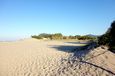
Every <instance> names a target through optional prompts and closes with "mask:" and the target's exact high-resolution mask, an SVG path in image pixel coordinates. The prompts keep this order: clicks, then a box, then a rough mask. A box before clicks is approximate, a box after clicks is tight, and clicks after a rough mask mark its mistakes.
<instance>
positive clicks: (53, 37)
mask: <svg viewBox="0 0 115 76" xmlns="http://www.w3.org/2000/svg"><path fill="white" fill-rule="evenodd" d="M51 39H63V35H62V34H61V33H55V34H52V36H51Z"/></svg>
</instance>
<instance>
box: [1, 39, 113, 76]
mask: <svg viewBox="0 0 115 76" xmlns="http://www.w3.org/2000/svg"><path fill="white" fill-rule="evenodd" d="M83 45H84V44H74V43H66V42H62V41H50V40H45V41H44V40H37V39H32V38H30V39H25V40H20V41H15V42H0V76H86V75H87V76H92V75H93V76H100V75H103V76H104V75H114V74H111V73H110V72H108V71H105V70H104V69H101V68H98V67H95V66H93V65H90V64H87V63H83V62H80V61H77V58H76V59H74V60H76V61H74V60H72V58H73V55H74V52H72V51H71V50H73V49H75V48H76V47H79V46H83ZM95 50H96V51H91V52H89V53H88V54H87V55H86V59H89V60H87V62H92V63H94V64H95V65H99V66H103V67H104V68H105V69H109V70H110V71H111V72H115V63H114V60H115V59H114V58H115V55H114V54H112V53H110V52H107V53H104V55H103V56H101V55H100V56H98V57H95V58H96V59H95V58H94V59H93V58H92V59H90V58H91V57H92V56H93V55H95V54H96V55H98V53H100V51H99V50H102V48H96V49H95ZM104 50H105V49H104ZM104 50H102V52H103V51H104ZM104 62H105V63H104ZM102 63H103V64H104V65H102Z"/></svg>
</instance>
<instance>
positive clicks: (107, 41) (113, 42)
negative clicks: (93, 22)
mask: <svg viewBox="0 0 115 76" xmlns="http://www.w3.org/2000/svg"><path fill="white" fill-rule="evenodd" d="M98 44H99V45H107V46H108V47H109V49H110V50H111V51H112V52H114V53H115V21H113V22H112V24H111V27H110V28H109V29H108V30H107V32H106V33H105V34H103V35H102V36H100V37H99V38H98Z"/></svg>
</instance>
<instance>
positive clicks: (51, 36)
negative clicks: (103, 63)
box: [31, 33, 97, 40]
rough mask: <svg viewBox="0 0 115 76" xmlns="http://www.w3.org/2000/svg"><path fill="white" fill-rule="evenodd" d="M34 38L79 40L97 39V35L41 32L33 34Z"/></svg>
mask: <svg viewBox="0 0 115 76" xmlns="http://www.w3.org/2000/svg"><path fill="white" fill-rule="evenodd" d="M31 37H32V38H37V39H44V38H47V39H51V40H61V39H64V40H65V39H78V40H95V39H96V38H97V37H93V36H87V35H84V36H80V35H75V36H72V35H70V36H64V35H63V34H61V33H55V34H47V33H41V34H39V35H33V36H31Z"/></svg>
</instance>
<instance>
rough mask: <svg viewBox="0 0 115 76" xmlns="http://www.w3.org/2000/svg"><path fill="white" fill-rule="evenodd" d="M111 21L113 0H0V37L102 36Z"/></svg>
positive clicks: (114, 18)
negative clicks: (41, 35) (46, 35)
mask: <svg viewBox="0 0 115 76" xmlns="http://www.w3.org/2000/svg"><path fill="white" fill-rule="evenodd" d="M113 20H115V0H0V38H1V39H5V38H24V37H29V36H31V35H34V34H39V33H57V32H60V33H62V34H64V35H85V34H96V35H100V34H103V33H104V32H105V31H106V30H107V29H108V28H109V27H110V24H111V22H112V21H113Z"/></svg>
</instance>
